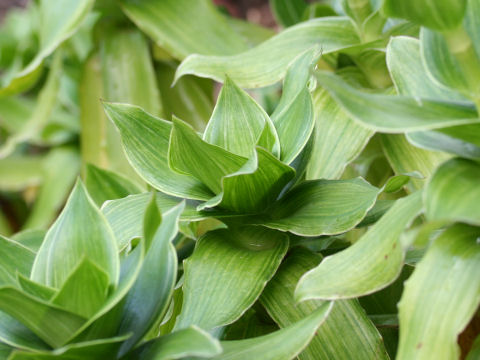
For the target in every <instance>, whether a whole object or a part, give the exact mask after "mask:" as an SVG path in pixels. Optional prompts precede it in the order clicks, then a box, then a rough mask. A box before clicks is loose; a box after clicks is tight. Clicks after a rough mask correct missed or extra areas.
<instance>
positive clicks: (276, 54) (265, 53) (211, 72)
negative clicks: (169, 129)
mask: <svg viewBox="0 0 480 360" xmlns="http://www.w3.org/2000/svg"><path fill="white" fill-rule="evenodd" d="M319 43H320V44H321V45H322V47H321V49H322V53H323V54H328V53H331V52H335V51H338V50H341V49H344V48H348V47H350V46H353V45H358V44H359V43H360V39H359V37H358V35H357V34H356V31H355V30H354V27H353V24H352V23H351V22H350V20H349V19H347V18H341V17H338V18H324V19H314V20H311V21H307V22H303V23H300V24H298V25H296V26H293V27H291V28H289V29H287V30H285V31H282V32H281V33H279V34H278V35H276V36H274V37H272V38H271V39H269V40H267V41H265V42H264V43H262V44H260V45H258V46H257V47H255V48H253V49H251V50H248V51H245V52H243V53H240V54H238V55H232V56H202V55H191V56H189V57H188V58H187V59H185V60H184V61H183V62H182V64H180V66H179V67H178V70H177V73H176V75H175V79H178V78H180V77H181V76H183V75H186V74H194V75H196V76H201V77H208V78H212V79H214V80H217V81H223V80H224V79H225V75H228V76H229V77H230V78H231V79H232V80H233V81H235V83H236V84H237V85H238V86H240V87H242V88H253V87H262V86H266V85H270V84H273V83H275V82H277V81H279V80H280V79H282V78H283V77H284V76H285V72H286V71H287V68H288V67H289V65H290V64H291V63H292V62H293V61H294V60H295V58H296V57H297V56H298V55H300V54H301V53H303V52H304V51H306V50H307V49H310V48H311V47H312V46H314V45H316V44H319Z"/></svg>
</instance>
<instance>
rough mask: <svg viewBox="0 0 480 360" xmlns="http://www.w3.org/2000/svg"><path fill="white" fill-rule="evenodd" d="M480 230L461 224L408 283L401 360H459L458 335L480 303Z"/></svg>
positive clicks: (402, 307)
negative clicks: (478, 241)
mask: <svg viewBox="0 0 480 360" xmlns="http://www.w3.org/2000/svg"><path fill="white" fill-rule="evenodd" d="M479 236H480V231H479V229H478V228H474V227H470V226H467V225H463V224H457V225H454V226H452V227H451V228H449V229H447V230H446V231H445V232H444V233H443V234H442V235H440V236H439V237H438V238H437V239H436V240H435V241H434V243H433V244H432V245H431V247H430V248H429V249H428V251H427V253H426V255H425V256H424V258H423V259H422V260H421V261H420V262H419V263H418V264H417V266H416V268H415V271H414V273H413V275H412V276H411V277H410V278H409V279H408V280H407V282H406V283H405V290H404V292H403V295H402V299H401V301H400V303H399V317H400V343H399V348H398V353H397V359H399V360H403V359H412V358H415V359H419V360H421V359H432V358H435V359H439V360H441V359H445V360H446V359H458V358H459V356H460V349H459V346H458V344H457V337H458V334H459V333H461V332H462V330H463V329H464V328H465V326H467V324H468V322H469V321H470V318H471V317H472V316H473V315H474V314H475V311H476V310H477V308H478V305H479V303H480V278H479V277H478V273H479V272H480V248H479V246H478V243H477V239H478V237H479Z"/></svg>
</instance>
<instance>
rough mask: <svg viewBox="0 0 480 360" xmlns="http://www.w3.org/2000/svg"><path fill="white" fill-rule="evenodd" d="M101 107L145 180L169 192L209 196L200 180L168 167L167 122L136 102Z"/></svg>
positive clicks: (202, 198) (175, 194) (186, 195)
mask: <svg viewBox="0 0 480 360" xmlns="http://www.w3.org/2000/svg"><path fill="white" fill-rule="evenodd" d="M104 107H105V111H106V113H107V115H108V117H109V118H110V119H111V120H112V121H113V122H114V123H115V125H116V126H117V128H118V130H119V131H120V135H121V137H122V143H123V146H124V149H125V152H126V154H127V158H128V160H129V161H130V163H131V164H132V166H133V168H134V169H135V170H136V171H137V172H138V174H139V175H140V176H141V177H142V178H143V179H144V180H145V181H146V182H147V183H149V184H150V185H152V186H153V187H154V188H156V189H159V190H161V191H162V192H165V193H166V194H169V195H174V196H180V197H186V198H189V199H191V198H193V199H200V200H208V199H209V198H211V197H212V193H211V192H210V191H209V190H208V188H207V187H206V186H205V185H203V184H202V183H201V182H200V181H198V180H196V179H195V178H193V177H192V176H187V175H183V174H178V173H176V172H174V171H172V170H171V169H170V168H169V166H168V156H167V155H168V143H169V139H170V132H171V129H172V124H171V123H170V122H167V121H165V120H161V119H159V118H156V117H154V116H152V115H150V114H148V113H146V112H145V111H143V110H142V109H141V108H139V107H138V106H133V105H127V104H114V103H104Z"/></svg>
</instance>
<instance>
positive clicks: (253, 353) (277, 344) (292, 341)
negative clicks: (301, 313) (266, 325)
mask: <svg viewBox="0 0 480 360" xmlns="http://www.w3.org/2000/svg"><path fill="white" fill-rule="evenodd" d="M332 306H333V303H325V304H324V305H322V306H321V307H320V308H318V309H317V310H315V311H314V312H313V313H311V314H309V315H308V316H307V317H305V318H303V319H302V320H300V321H297V322H296V323H295V324H293V325H290V326H288V327H286V328H284V329H281V330H278V331H276V332H274V333H271V334H268V335H263V336H260V337H256V338H252V339H246V340H234V341H222V342H221V345H222V348H223V353H221V354H220V355H218V356H216V357H214V358H213V359H215V360H227V359H228V360H243V359H262V360H290V359H293V358H295V357H296V356H297V355H298V354H299V353H300V352H301V351H302V350H303V349H304V348H305V347H306V346H307V345H308V343H309V342H310V340H311V339H312V338H313V336H314V335H315V331H316V330H317V329H318V328H319V327H320V326H321V325H322V323H323V322H324V321H325V319H326V318H327V317H328V315H329V313H330V312H331V309H332Z"/></svg>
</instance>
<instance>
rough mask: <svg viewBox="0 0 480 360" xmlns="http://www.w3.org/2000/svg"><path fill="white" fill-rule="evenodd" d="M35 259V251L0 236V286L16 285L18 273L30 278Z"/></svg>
mask: <svg viewBox="0 0 480 360" xmlns="http://www.w3.org/2000/svg"><path fill="white" fill-rule="evenodd" d="M34 259H35V253H34V252H33V251H31V250H30V249H28V248H27V247H25V246H23V245H22V244H20V243H18V242H16V241H14V240H10V239H8V238H6V237H4V236H1V235H0V285H7V284H8V285H15V284H16V283H17V273H18V274H22V275H25V276H28V275H29V274H30V270H31V268H32V264H33V261H34Z"/></svg>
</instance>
